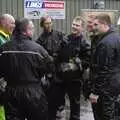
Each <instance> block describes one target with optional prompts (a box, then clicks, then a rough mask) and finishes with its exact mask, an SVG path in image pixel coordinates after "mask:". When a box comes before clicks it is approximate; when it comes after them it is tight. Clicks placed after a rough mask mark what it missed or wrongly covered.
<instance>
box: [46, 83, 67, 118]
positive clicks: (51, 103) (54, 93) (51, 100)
mask: <svg viewBox="0 0 120 120" xmlns="http://www.w3.org/2000/svg"><path fill="white" fill-rule="evenodd" d="M64 95H65V93H64V87H63V84H62V83H61V84H59V83H53V84H52V85H51V87H50V88H49V89H48V92H47V99H48V119H49V120H56V117H57V116H56V114H57V112H58V111H59V112H61V111H62V110H61V109H60V107H61V106H65V98H64ZM63 109H64V107H63ZM60 117H61V116H60Z"/></svg>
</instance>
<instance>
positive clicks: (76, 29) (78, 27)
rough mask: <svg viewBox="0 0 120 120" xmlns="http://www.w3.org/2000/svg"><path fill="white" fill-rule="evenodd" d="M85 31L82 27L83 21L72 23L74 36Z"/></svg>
mask: <svg viewBox="0 0 120 120" xmlns="http://www.w3.org/2000/svg"><path fill="white" fill-rule="evenodd" d="M82 31H83V27H82V25H81V21H75V20H73V22H72V34H75V35H80V34H81V32H82Z"/></svg>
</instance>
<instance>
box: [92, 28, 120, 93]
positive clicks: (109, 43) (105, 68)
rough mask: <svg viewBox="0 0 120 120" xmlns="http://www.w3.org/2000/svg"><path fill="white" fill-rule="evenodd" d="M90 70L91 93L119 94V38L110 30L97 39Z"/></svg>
mask: <svg viewBox="0 0 120 120" xmlns="http://www.w3.org/2000/svg"><path fill="white" fill-rule="evenodd" d="M91 70H92V72H91V74H92V77H91V81H92V85H93V93H95V94H101V93H105V92H112V93H114V94H117V93H118V92H120V37H119V36H118V35H117V34H116V33H115V32H114V31H113V30H112V29H110V30H109V31H108V32H107V33H105V34H103V35H102V36H100V37H99V40H98V42H97V45H96V49H95V52H94V53H93V57H92V69H91Z"/></svg>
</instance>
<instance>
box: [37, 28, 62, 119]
mask: <svg viewBox="0 0 120 120" xmlns="http://www.w3.org/2000/svg"><path fill="white" fill-rule="evenodd" d="M62 40H63V33H62V32H59V31H56V30H54V29H53V30H52V31H51V32H47V31H45V30H44V31H43V33H42V34H41V35H40V36H39V38H38V40H37V43H39V44H40V45H42V46H43V47H44V48H45V49H46V50H47V51H48V53H49V54H50V55H51V56H52V57H53V59H54V64H55V66H56V69H57V65H58V64H59V60H58V59H57V57H58V53H59V49H60V45H61V42H62ZM56 71H57V70H56ZM46 78H47V76H46ZM47 79H49V81H50V87H48V89H47V91H46V94H47V96H48V110H49V120H54V119H56V112H57V111H59V110H58V108H60V107H61V105H62V106H64V93H63V89H62V87H63V86H62V80H60V79H59V78H58V76H56V74H54V75H53V77H52V79H50V78H47ZM59 117H60V116H59Z"/></svg>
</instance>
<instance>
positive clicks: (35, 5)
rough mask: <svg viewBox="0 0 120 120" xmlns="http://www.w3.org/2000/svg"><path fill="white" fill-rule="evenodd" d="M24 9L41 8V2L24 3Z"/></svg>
mask: <svg viewBox="0 0 120 120" xmlns="http://www.w3.org/2000/svg"><path fill="white" fill-rule="evenodd" d="M25 6H26V8H43V2H42V1H41V0H39V1H38V0H37V1H30V0H28V1H26V2H25Z"/></svg>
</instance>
